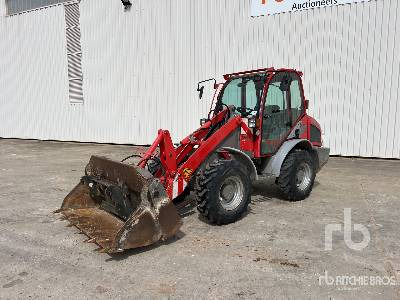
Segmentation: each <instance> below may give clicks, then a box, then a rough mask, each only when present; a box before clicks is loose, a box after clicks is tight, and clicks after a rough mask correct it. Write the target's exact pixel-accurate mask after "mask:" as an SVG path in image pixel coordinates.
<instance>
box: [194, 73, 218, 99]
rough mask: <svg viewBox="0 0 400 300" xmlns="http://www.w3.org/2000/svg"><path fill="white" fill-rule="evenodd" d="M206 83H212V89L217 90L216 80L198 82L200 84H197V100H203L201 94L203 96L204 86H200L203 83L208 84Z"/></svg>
mask: <svg viewBox="0 0 400 300" xmlns="http://www.w3.org/2000/svg"><path fill="white" fill-rule="evenodd" d="M208 81H214V89H216V88H218V85H217V80H216V79H215V78H211V79H207V80H203V81H200V82H199V83H198V84H197V91H198V92H199V98H200V99H201V98H203V94H204V85H203V86H201V84H202V83H205V82H208Z"/></svg>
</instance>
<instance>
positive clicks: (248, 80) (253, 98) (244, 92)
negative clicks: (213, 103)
mask: <svg viewBox="0 0 400 300" xmlns="http://www.w3.org/2000/svg"><path fill="white" fill-rule="evenodd" d="M265 80H266V75H255V76H248V77H238V78H234V79H232V80H230V81H229V82H228V83H227V84H226V86H225V88H224V90H223V93H222V96H221V98H220V99H221V100H220V101H221V103H222V104H225V105H228V106H231V105H233V106H235V108H236V110H237V111H238V112H240V113H241V114H242V115H243V116H248V115H256V114H257V113H258V111H259V108H260V101H261V96H262V92H263V88H264V83H265Z"/></svg>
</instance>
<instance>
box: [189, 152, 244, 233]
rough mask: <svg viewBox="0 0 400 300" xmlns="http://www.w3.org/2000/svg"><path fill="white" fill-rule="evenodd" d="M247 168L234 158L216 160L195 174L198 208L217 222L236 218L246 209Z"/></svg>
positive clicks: (208, 217)
mask: <svg viewBox="0 0 400 300" xmlns="http://www.w3.org/2000/svg"><path fill="white" fill-rule="evenodd" d="M245 170H246V168H245V167H244V166H242V164H240V163H239V162H238V161H236V160H222V159H221V160H216V161H214V162H212V163H209V164H207V166H206V168H205V169H204V170H203V171H201V172H199V174H198V175H197V177H196V187H195V195H196V199H197V209H198V211H199V212H200V213H201V214H202V215H203V216H204V217H205V218H207V219H208V220H209V221H210V222H211V223H215V224H218V225H222V224H229V223H232V222H235V221H237V220H238V219H239V218H240V217H241V216H242V214H243V213H244V212H245V211H246V210H247V206H248V205H249V203H250V196H251V181H250V177H249V176H248V175H247V174H246V171H245Z"/></svg>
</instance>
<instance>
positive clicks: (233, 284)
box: [0, 139, 400, 299]
mask: <svg viewBox="0 0 400 300" xmlns="http://www.w3.org/2000/svg"><path fill="white" fill-rule="evenodd" d="M131 153H132V147H131V146H116V145H97V144H78V143H59V142H40V141H22V140H9V139H5V140H0V298H1V299H18V298H19V299H22V298H24V299H25V298H40V299H43V298H57V299H58V298H74V299H87V298H99V299H102V298H104V299H107V298H117V299H132V298H137V299H150V298H179V299H187V298H210V299H219V298H221V299H222V298H224V299H226V298H228V299H233V298H250V299H377V298H381V299H398V298H400V233H399V230H398V228H399V225H400V220H399V212H400V180H399V178H400V161H393V160H392V161H385V160H367V159H349V158H331V159H330V161H329V163H328V165H327V166H325V168H324V169H323V170H322V171H321V172H320V173H319V174H318V175H317V179H316V184H315V187H314V191H313V193H312V195H311V196H310V197H309V198H308V199H307V200H305V201H301V202H296V203H292V202H288V201H285V200H282V197H281V195H280V193H279V190H278V189H277V188H276V186H275V185H274V184H273V182H268V181H258V182H256V183H255V184H254V191H253V196H252V204H251V206H250V209H249V211H248V213H247V214H246V216H245V217H244V218H242V219H241V220H239V221H238V222H236V223H235V224H231V225H227V226H212V225H209V224H207V223H206V222H204V221H203V220H202V218H199V216H198V213H197V211H196V209H193V210H189V211H188V212H187V213H186V214H185V216H184V225H183V227H182V229H181V232H179V234H178V235H177V236H176V237H175V238H173V239H171V240H169V241H167V242H165V243H159V244H157V245H154V246H152V247H147V248H143V249H135V250H130V251H127V252H125V253H123V254H119V255H114V256H110V255H108V254H103V253H98V252H97V251H96V248H97V247H96V246H95V245H94V244H88V243H84V242H83V241H84V240H85V239H86V237H85V236H84V235H82V234H79V232H78V230H77V229H76V228H74V227H66V225H67V224H68V223H67V222H66V221H62V220H60V219H59V216H58V215H55V214H53V213H52V212H53V211H54V210H56V209H57V208H59V207H60V205H61V202H62V200H63V198H64V197H65V196H66V194H67V193H68V192H69V191H70V190H71V189H72V187H73V186H74V185H75V184H76V183H77V182H78V180H79V178H80V176H81V175H82V174H83V169H84V166H85V164H86V163H87V161H88V160H89V158H90V155H91V154H100V155H103V156H108V157H114V158H122V157H124V156H127V155H129V154H131ZM345 208H351V210H352V211H351V217H352V220H351V221H352V224H353V225H354V224H362V226H365V227H363V228H366V230H367V233H369V235H370V239H371V240H370V242H369V244H368V246H367V247H366V248H364V249H363V250H361V251H359V250H354V249H350V248H349V247H348V246H347V245H346V242H345V238H344V234H343V232H334V233H333V235H332V236H333V242H332V250H330V251H328V250H325V229H326V226H327V225H328V224H342V226H343V224H344V210H345ZM355 229H357V227H355ZM351 237H352V241H353V242H354V243H358V242H362V241H363V235H362V233H361V232H360V231H353V232H352V236H351ZM364 238H365V237H364ZM347 244H349V243H347ZM355 245H356V246H357V245H360V244H355ZM346 276H348V277H346ZM346 281H347V282H346Z"/></svg>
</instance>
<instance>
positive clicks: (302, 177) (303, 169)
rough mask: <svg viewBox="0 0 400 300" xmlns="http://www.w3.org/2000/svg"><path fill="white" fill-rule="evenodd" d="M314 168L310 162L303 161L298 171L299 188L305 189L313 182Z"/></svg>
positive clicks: (297, 181) (297, 182) (297, 183)
mask: <svg viewBox="0 0 400 300" xmlns="http://www.w3.org/2000/svg"><path fill="white" fill-rule="evenodd" d="M311 174H312V170H311V167H310V165H309V164H307V163H306V162H302V163H301V164H300V165H299V167H298V168H297V172H296V186H297V188H298V189H299V190H301V191H304V190H306V189H307V188H308V186H309V185H310V182H311Z"/></svg>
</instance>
